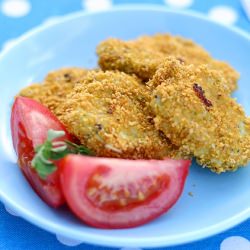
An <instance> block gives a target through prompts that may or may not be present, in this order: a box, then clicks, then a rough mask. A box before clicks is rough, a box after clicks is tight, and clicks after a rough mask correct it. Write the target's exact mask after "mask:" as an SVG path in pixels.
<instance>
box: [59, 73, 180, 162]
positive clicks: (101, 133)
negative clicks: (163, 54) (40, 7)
mask: <svg viewBox="0 0 250 250" xmlns="http://www.w3.org/2000/svg"><path fill="white" fill-rule="evenodd" d="M149 100H150V95H149V91H148V90H147V88H146V87H145V85H144V84H142V83H141V82H140V80H139V79H138V78H136V77H134V76H130V75H127V74H125V73H122V72H111V71H107V72H101V71H99V72H95V71H89V72H88V74H87V76H86V77H85V78H84V79H83V80H82V81H81V82H80V83H78V84H77V85H76V86H75V87H74V90H73V91H72V92H71V93H70V94H69V95H68V97H67V99H66V100H65V101H64V102H63V104H62V105H61V111H60V113H61V114H62V115H61V117H60V119H61V121H62V122H63V123H64V124H65V126H66V127H67V129H68V130H69V132H70V133H72V134H73V135H75V136H76V137H77V138H78V139H79V140H80V142H81V143H82V144H83V145H85V146H86V147H88V148H89V149H91V150H92V151H93V152H94V153H95V154H96V155H97V156H105V157H119V158H130V159H152V158H156V159H160V158H163V157H176V158H177V157H178V156H179V155H178V154H179V152H178V151H177V149H176V147H174V146H173V145H171V144H170V143H169V141H168V139H166V137H165V136H164V135H162V134H161V133H159V132H158V131H157V130H156V129H155V127H154V125H153V123H152V116H151V114H150V112H149V108H148V106H147V105H146V104H147V102H148V101H149Z"/></svg>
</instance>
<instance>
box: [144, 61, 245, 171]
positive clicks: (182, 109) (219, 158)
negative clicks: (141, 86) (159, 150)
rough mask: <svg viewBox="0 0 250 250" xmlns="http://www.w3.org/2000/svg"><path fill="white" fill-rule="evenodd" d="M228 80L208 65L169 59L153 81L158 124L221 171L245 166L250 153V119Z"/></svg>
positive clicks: (205, 163) (204, 162)
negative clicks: (229, 89) (229, 90)
mask: <svg viewBox="0 0 250 250" xmlns="http://www.w3.org/2000/svg"><path fill="white" fill-rule="evenodd" d="M225 84H226V80H225V79H224V78H223V77H222V74H220V73H219V72H217V71H215V70H211V69H210V68H209V67H208V66H206V65H202V66H199V67H197V66H194V65H184V64H182V63H181V62H179V61H178V60H176V59H174V58H168V59H166V61H165V62H164V64H163V65H162V67H161V68H159V69H158V70H157V72H156V74H155V75H154V77H153V79H152V80H151V81H150V82H149V83H148V86H149V88H150V89H152V88H153V89H154V91H153V97H152V101H151V107H152V109H153V112H154V114H155V119H154V121H155V124H156V127H157V129H159V130H161V131H163V132H164V134H165V135H166V136H167V137H168V138H169V139H170V140H171V142H172V143H173V144H175V145H177V146H179V147H180V150H182V151H183V152H185V153H186V154H191V155H193V156H195V157H196V159H197V161H198V163H200V164H201V165H202V166H204V167H208V168H210V169H211V170H212V171H214V172H217V173H221V172H225V171H232V170H236V169H237V168H238V167H239V166H243V165H246V164H247V163H248V161H249V159H250V158H249V157H250V136H249V135H250V134H249V131H250V120H249V118H247V117H246V116H245V113H244V111H243V109H242V107H241V106H240V105H239V104H237V103H236V101H235V100H234V99H233V98H231V97H230V96H229V94H228V93H227V92H225V88H224V87H223V86H224V85H225Z"/></svg>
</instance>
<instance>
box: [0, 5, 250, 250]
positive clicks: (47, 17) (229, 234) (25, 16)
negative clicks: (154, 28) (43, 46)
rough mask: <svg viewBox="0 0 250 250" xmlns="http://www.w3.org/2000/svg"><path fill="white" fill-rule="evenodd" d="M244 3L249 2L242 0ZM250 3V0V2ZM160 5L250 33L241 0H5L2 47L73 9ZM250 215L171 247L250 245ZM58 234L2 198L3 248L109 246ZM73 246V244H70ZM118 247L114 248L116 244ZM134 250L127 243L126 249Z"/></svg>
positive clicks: (242, 249)
mask: <svg viewBox="0 0 250 250" xmlns="http://www.w3.org/2000/svg"><path fill="white" fill-rule="evenodd" d="M242 2H243V1H242ZM249 2H250V1H249ZM134 3H135V4H138V3H145V4H152V3H153V4H158V5H165V6H168V7H170V8H175V9H182V10H185V9H191V10H195V11H198V12H201V13H203V14H205V15H207V16H209V17H210V18H211V19H213V20H215V21H217V22H221V23H223V24H227V25H235V26H237V27H239V28H241V29H244V30H245V31H247V32H250V19H248V18H250V17H248V16H247V13H246V12H245V11H244V9H243V8H242V4H241V2H240V0H209V1H204V0H113V1H112V0H53V1H49V0H43V1H38V0H0V34H1V35H0V50H3V49H4V48H6V47H8V46H11V45H12V44H13V43H14V42H15V39H16V38H18V37H19V36H20V35H22V34H23V33H24V32H26V31H28V30H29V29H31V28H33V27H36V26H38V25H41V24H43V23H45V22H52V21H53V20H55V19H57V18H58V17H61V16H63V15H66V14H68V13H71V12H74V11H79V10H82V9H85V10H95V9H108V8H111V7H112V6H113V5H120V4H134ZM249 5H250V3H249ZM249 240H250V220H248V221H246V222H244V223H243V224H241V225H239V226H237V227H235V228H233V229H231V230H228V231H226V232H224V233H221V234H218V235H216V236H214V237H211V238H208V239H205V240H202V241H199V242H195V243H191V244H187V245H182V246H177V247H169V248H162V249H168V250H184V249H185V250H250V241H249ZM75 245H76V242H71V241H70V240H66V239H60V238H56V236H54V235H52V234H50V233H47V232H45V231H43V230H41V229H39V228H37V227H35V226H33V225H31V224H30V223H28V222H26V221H24V220H23V219H21V218H20V217H17V216H15V215H14V214H13V213H12V212H11V211H9V210H8V209H6V208H5V207H4V205H3V204H1V203H0V250H14V249H18V250H20V249H27V250H33V249H36V250H37V249H46V250H57V249H62V250H64V249H89V250H108V249H111V248H104V247H97V246H93V245H86V244H81V245H78V246H75ZM70 246H71V248H70ZM112 249H113V248H112ZM129 249H130V250H132V249H131V248H123V250H129Z"/></svg>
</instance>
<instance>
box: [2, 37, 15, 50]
mask: <svg viewBox="0 0 250 250" xmlns="http://www.w3.org/2000/svg"><path fill="white" fill-rule="evenodd" d="M15 44H16V39H10V40H8V41H6V42H5V43H4V44H3V49H9V48H11V47H13V46H14V45H15Z"/></svg>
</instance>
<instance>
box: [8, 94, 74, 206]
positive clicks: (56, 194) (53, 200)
mask: <svg viewBox="0 0 250 250" xmlns="http://www.w3.org/2000/svg"><path fill="white" fill-rule="evenodd" d="M49 129H54V130H64V131H65V132H66V135H65V136H64V137H63V138H62V139H67V140H72V138H71V136H70V135H69V134H68V133H67V131H66V130H65V128H64V126H63V125H62V124H61V123H60V121H59V120H58V119H57V118H56V117H55V116H54V115H53V114H52V113H51V112H50V111H49V110H48V109H47V108H46V107H44V106H43V105H42V104H40V103H38V102H36V101H34V100H32V99H29V98H25V97H17V98H16V100H15V102H14V105H13V107H12V113H11V132H12V141H13V145H14V149H15V151H16V153H17V155H18V164H19V166H20V168H21V170H22V172H23V174H24V176H25V177H26V179H27V180H28V182H29V183H30V185H31V186H32V187H33V189H34V190H35V191H36V193H37V194H38V195H39V196H40V197H41V198H42V199H43V200H44V201H45V202H46V203H47V204H48V205H50V206H52V207H59V206H60V205H62V204H64V202H65V199H64V196H63V193H62V190H61V186H60V180H59V174H58V171H56V172H54V173H53V174H51V175H49V176H48V177H47V178H46V180H43V179H41V178H40V177H39V175H38V174H37V172H36V171H35V170H34V169H33V168H32V166H31V161H32V159H33V157H34V155H35V151H34V148H35V147H36V146H37V145H40V144H42V143H43V142H44V141H45V140H46V138H47V132H48V130H49Z"/></svg>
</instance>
